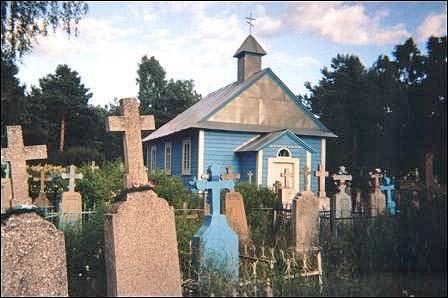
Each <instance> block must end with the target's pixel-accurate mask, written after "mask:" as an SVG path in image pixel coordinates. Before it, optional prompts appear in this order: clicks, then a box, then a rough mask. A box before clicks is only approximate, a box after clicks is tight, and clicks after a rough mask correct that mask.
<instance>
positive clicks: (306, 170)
mask: <svg viewBox="0 0 448 298" xmlns="http://www.w3.org/2000/svg"><path fill="white" fill-rule="evenodd" d="M310 175H311V171H310V169H309V168H308V167H307V166H305V168H304V169H303V182H304V184H305V185H304V187H303V188H304V189H305V191H310V185H309V180H308V176H310Z"/></svg>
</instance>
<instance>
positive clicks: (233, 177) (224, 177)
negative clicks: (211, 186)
mask: <svg viewBox="0 0 448 298" xmlns="http://www.w3.org/2000/svg"><path fill="white" fill-rule="evenodd" d="M232 172H233V167H232V166H228V167H226V173H225V174H223V175H221V179H222V180H236V179H240V174H234V173H232Z"/></svg>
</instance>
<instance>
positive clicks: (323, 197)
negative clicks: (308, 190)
mask: <svg viewBox="0 0 448 298" xmlns="http://www.w3.org/2000/svg"><path fill="white" fill-rule="evenodd" d="M314 176H316V177H318V178H319V192H318V193H317V197H318V199H319V210H323V211H330V198H328V197H327V193H326V192H325V177H328V172H327V171H325V164H320V165H319V167H318V171H315V172H314Z"/></svg>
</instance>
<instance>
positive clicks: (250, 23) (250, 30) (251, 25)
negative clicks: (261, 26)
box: [246, 13, 256, 34]
mask: <svg viewBox="0 0 448 298" xmlns="http://www.w3.org/2000/svg"><path fill="white" fill-rule="evenodd" d="M246 20H247V21H246V23H248V24H249V34H252V28H253V27H254V24H252V21H255V20H256V19H254V18H253V17H252V13H250V14H249V16H248V17H246Z"/></svg>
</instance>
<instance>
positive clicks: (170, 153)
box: [164, 142, 173, 175]
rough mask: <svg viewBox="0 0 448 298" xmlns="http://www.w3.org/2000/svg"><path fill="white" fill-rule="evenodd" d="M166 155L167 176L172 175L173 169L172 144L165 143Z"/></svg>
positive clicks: (165, 167)
mask: <svg viewBox="0 0 448 298" xmlns="http://www.w3.org/2000/svg"><path fill="white" fill-rule="evenodd" d="M168 148H169V158H168V154H167V152H168V151H167V149H168ZM164 154H165V164H164V169H165V174H167V175H171V169H172V167H173V145H172V144H171V142H166V143H165V150H164ZM168 165H169V167H168Z"/></svg>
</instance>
